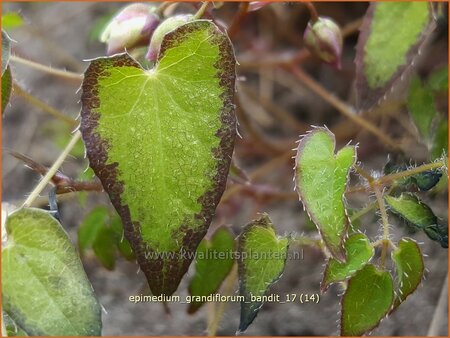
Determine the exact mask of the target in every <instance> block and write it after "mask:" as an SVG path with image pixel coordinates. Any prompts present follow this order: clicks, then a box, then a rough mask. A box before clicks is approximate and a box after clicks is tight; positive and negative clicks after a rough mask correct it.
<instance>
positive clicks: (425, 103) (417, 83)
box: [407, 76, 436, 144]
mask: <svg viewBox="0 0 450 338" xmlns="http://www.w3.org/2000/svg"><path fill="white" fill-rule="evenodd" d="M407 107H408V110H409V113H410V115H411V118H412V120H413V121H414V123H415V125H416V127H417V129H418V130H419V133H420V136H421V137H422V138H423V139H424V141H425V143H427V144H428V143H429V141H430V138H431V132H432V130H431V125H432V122H433V118H434V117H435V116H436V106H435V103H434V97H433V93H432V92H431V90H430V89H429V88H427V87H426V86H424V85H423V84H422V81H421V80H420V79H419V77H417V76H416V77H414V79H413V80H412V81H411V85H410V87H409V92H408V98H407Z"/></svg>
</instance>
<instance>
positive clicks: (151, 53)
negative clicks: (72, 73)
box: [146, 14, 194, 62]
mask: <svg viewBox="0 0 450 338" xmlns="http://www.w3.org/2000/svg"><path fill="white" fill-rule="evenodd" d="M193 17H194V16H193V15H191V14H180V15H175V16H172V17H170V18H167V19H166V20H164V21H163V22H162V23H161V24H160V25H159V26H158V28H156V29H155V31H154V32H153V35H152V39H151V40H150V46H149V48H148V51H147V55H146V58H147V59H148V60H150V61H153V62H154V61H156V59H157V58H158V54H159V49H160V48H161V43H162V40H163V39H164V36H165V35H166V34H167V33H169V32H171V31H173V30H175V29H176V28H178V27H180V26H181V25H184V24H185V23H187V22H188V21H191V20H192V19H193Z"/></svg>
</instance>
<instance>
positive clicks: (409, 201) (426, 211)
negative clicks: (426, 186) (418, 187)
mask: <svg viewBox="0 0 450 338" xmlns="http://www.w3.org/2000/svg"><path fill="white" fill-rule="evenodd" d="M385 200H386V202H387V204H388V205H389V207H390V210H391V211H392V212H394V213H395V214H397V215H399V216H400V217H401V218H402V219H404V220H405V221H406V222H407V223H408V224H410V225H412V226H414V227H416V228H417V229H420V230H423V231H424V232H425V234H426V235H427V236H428V237H429V238H430V239H431V240H433V241H437V242H439V243H440V244H441V246H442V247H444V248H447V247H448V228H447V227H446V226H443V225H440V224H438V219H437V217H436V216H435V215H434V213H433V211H432V210H431V208H430V207H429V206H428V205H426V204H425V203H423V202H422V201H421V200H419V198H418V197H417V196H416V195H414V194H410V193H403V194H401V195H400V196H399V197H393V196H386V197H385Z"/></svg>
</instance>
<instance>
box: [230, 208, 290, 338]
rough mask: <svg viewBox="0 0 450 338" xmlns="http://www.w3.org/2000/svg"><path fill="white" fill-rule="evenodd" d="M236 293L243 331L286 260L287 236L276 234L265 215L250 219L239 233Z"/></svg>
mask: <svg viewBox="0 0 450 338" xmlns="http://www.w3.org/2000/svg"><path fill="white" fill-rule="evenodd" d="M238 246H239V260H238V267H239V294H240V295H241V296H243V297H244V300H243V301H242V302H241V321H240V324H239V331H240V332H243V331H245V330H246V329H247V327H248V326H249V325H250V324H251V323H252V322H253V320H254V319H255V317H256V315H257V314H258V312H259V309H260V308H261V306H262V305H263V303H264V295H265V293H266V292H267V290H268V289H269V287H270V286H271V285H272V284H274V283H275V282H276V281H278V279H279V278H280V277H281V274H282V273H283V270H284V266H285V264H286V258H287V250H288V247H289V239H288V238H286V237H281V238H279V237H277V235H276V234H275V229H274V227H273V224H272V221H271V220H270V218H269V217H268V216H267V215H262V217H261V218H259V219H257V220H254V221H252V222H250V223H249V224H248V225H247V226H246V227H245V228H244V230H243V231H242V233H241V234H240V236H239V245H238Z"/></svg>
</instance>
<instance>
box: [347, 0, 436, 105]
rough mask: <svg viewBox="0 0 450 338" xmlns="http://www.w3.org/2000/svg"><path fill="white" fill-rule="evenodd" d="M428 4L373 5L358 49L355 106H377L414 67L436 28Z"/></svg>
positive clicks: (369, 10)
mask: <svg viewBox="0 0 450 338" xmlns="http://www.w3.org/2000/svg"><path fill="white" fill-rule="evenodd" d="M434 27H435V25H434V22H432V21H431V15H430V5H429V3H428V2H416V1H405V2H380V3H371V4H370V6H369V9H368V10H367V13H366V15H365V17H364V21H363V23H362V26H361V32H360V34H359V39H358V45H357V47H356V59H355V63H356V101H357V103H356V105H357V107H358V108H359V109H363V110H368V109H370V108H372V107H373V106H374V105H376V104H377V103H378V102H379V101H380V100H381V99H382V98H383V97H385V95H386V94H387V93H389V91H390V90H391V89H392V88H394V86H395V85H396V84H397V82H399V81H402V80H403V78H404V75H405V74H406V73H407V71H408V70H409V69H410V68H411V66H412V65H413V64H414V60H415V58H416V56H417V55H419V54H420V50H421V48H422V46H423V45H424V43H425V40H426V38H427V36H429V35H430V32H431V31H432V30H433V29H434Z"/></svg>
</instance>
